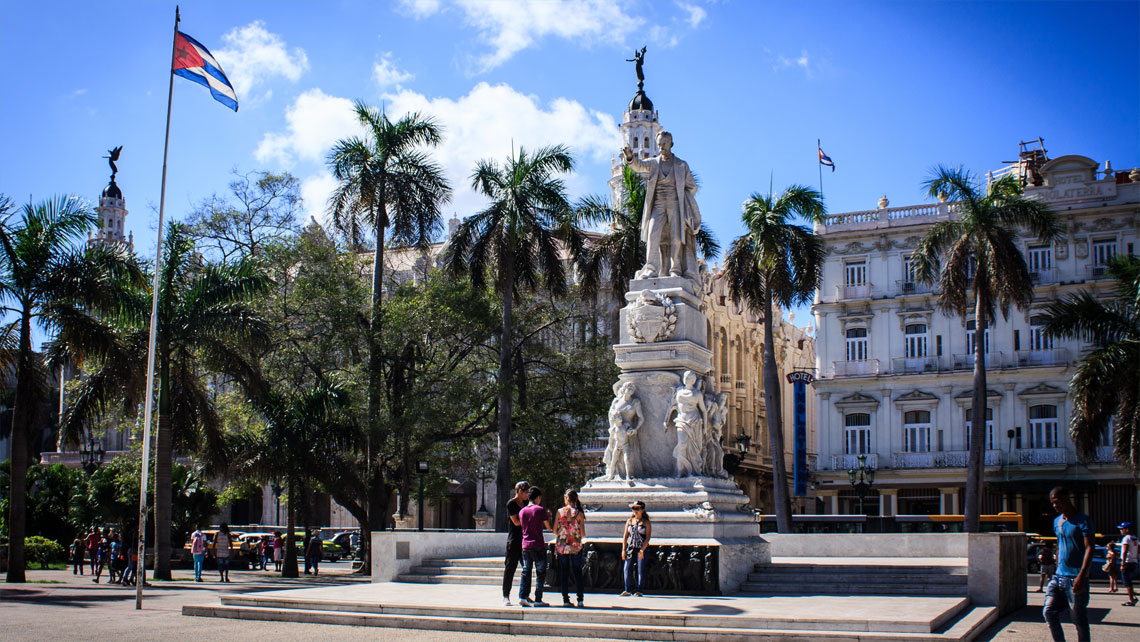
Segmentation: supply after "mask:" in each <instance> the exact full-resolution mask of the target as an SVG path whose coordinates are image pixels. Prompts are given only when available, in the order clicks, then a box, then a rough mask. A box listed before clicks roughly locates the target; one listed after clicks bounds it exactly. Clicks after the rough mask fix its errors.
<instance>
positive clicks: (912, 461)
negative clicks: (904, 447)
mask: <svg viewBox="0 0 1140 642" xmlns="http://www.w3.org/2000/svg"><path fill="white" fill-rule="evenodd" d="M891 467H892V468H934V453H930V452H926V453H891Z"/></svg>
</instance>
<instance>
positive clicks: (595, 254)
mask: <svg viewBox="0 0 1140 642" xmlns="http://www.w3.org/2000/svg"><path fill="white" fill-rule="evenodd" d="M644 209H645V179H644V178H642V176H641V175H640V174H638V173H637V172H635V171H633V168H631V167H630V166H629V165H623V166H622V198H621V201H620V202H618V203H612V202H610V200H609V199H607V198H605V197H602V196H587V197H584V198H583V199H582V200H580V201H579V202H578V204H577V206H576V207H575V213H576V216H577V219H578V221H580V222H581V223H582V224H594V223H606V224H608V225H609V232H608V233H607V234H603V235H602V236H601V237H600V238H598V239H596V240H595V241H593V242H592V243H590V244H589V247H588V251H587V252H586V253H585V255H584V256H583V260H582V262H581V266H580V272H581V279H582V286H583V289H584V291H586V292H588V293H594V292H597V290H598V287H599V285H600V281H601V279H602V274H603V272H604V270H605V268H606V267H608V268H609V287H610V291H611V292H613V295H614V299H615V300H616V301H617V302H618V305H624V303H625V293H626V291H627V289H628V288H629V282H630V280H631V279H633V277H634V275H636V274H637V271H638V270H640V269H641V267H642V265H644V264H645V242H644V241H642V240H641V215H642V210H644ZM696 238H697V254H699V255H700V257H701V258H703V259H709V258H711V257H713V256H716V255H717V254H718V253H719V252H720V245H719V244H718V243H717V241H716V236H715V235H714V234H713V232H712V230H711V229H710V228H709V227H708V226H707V225H703V224H702V225H701V229H700V230H698V231H697V234H696Z"/></svg>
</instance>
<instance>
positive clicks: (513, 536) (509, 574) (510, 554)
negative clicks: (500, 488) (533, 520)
mask: <svg viewBox="0 0 1140 642" xmlns="http://www.w3.org/2000/svg"><path fill="white" fill-rule="evenodd" d="M528 490H530V484H529V483H528V482H525V481H520V482H519V483H517V484H515V496H514V497H512V498H511V499H510V501H508V502H507V506H506V510H507V554H506V556H505V557H504V558H503V606H510V605H511V585H513V584H514V583H515V571H516V570H518V567H519V561H521V560H522V522H520V521H519V513H520V512H521V511H522V509H523V508H525V507H526V503H527V499H526V493H527V491H528Z"/></svg>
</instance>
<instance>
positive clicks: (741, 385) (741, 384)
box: [736, 379, 748, 392]
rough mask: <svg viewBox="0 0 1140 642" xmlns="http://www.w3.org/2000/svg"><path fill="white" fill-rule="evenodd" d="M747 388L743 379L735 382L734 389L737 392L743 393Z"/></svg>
mask: <svg viewBox="0 0 1140 642" xmlns="http://www.w3.org/2000/svg"><path fill="white" fill-rule="evenodd" d="M747 388H748V384H747V382H745V381H744V380H743V379H737V380H736V389H737V390H738V391H739V392H744V391H745V390H746V389H747Z"/></svg>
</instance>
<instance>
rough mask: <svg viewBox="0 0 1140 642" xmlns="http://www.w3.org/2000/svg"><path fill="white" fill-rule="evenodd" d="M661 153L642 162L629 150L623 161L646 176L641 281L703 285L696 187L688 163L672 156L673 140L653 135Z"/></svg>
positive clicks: (668, 135)
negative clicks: (662, 279)
mask: <svg viewBox="0 0 1140 642" xmlns="http://www.w3.org/2000/svg"><path fill="white" fill-rule="evenodd" d="M657 148H658V149H659V150H661V153H660V154H658V155H657V156H654V157H653V158H649V159H646V160H641V159H639V158H637V157H636V156H634V154H633V150H631V149H630V148H629V146H628V145H626V146H625V147H623V148H622V150H621V153H622V157H623V158H624V159H625V162H626V163H628V164H629V166H630V167H632V168H633V169H634V171H636V172H638V173H639V174H642V175H646V179H645V209H644V210H643V211H642V214H641V240H642V241H645V245H646V248H647V250H646V257H645V265H644V266H643V267H642V268H641V270H640V271H639V272H638V273H637V278H639V279H649V278H653V277H657V276H666V275H668V276H683V277H685V278H688V279H692V280H693V281H694V282H696V283H698V284H699V283H700V282H701V277H700V267H699V263H698V261H697V248H696V234H697V231H698V230H700V229H701V211H700V209H699V208H698V207H697V199H696V193H697V183H696V181H695V180H694V179H693V173H692V172H691V171H689V164H688V163H686V162H685V161H683V160H681V159H680V158H677V157H676V156H674V155H673V135H672V134H670V133H669V132H666V131H663V132H661V133H659V134H657Z"/></svg>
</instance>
